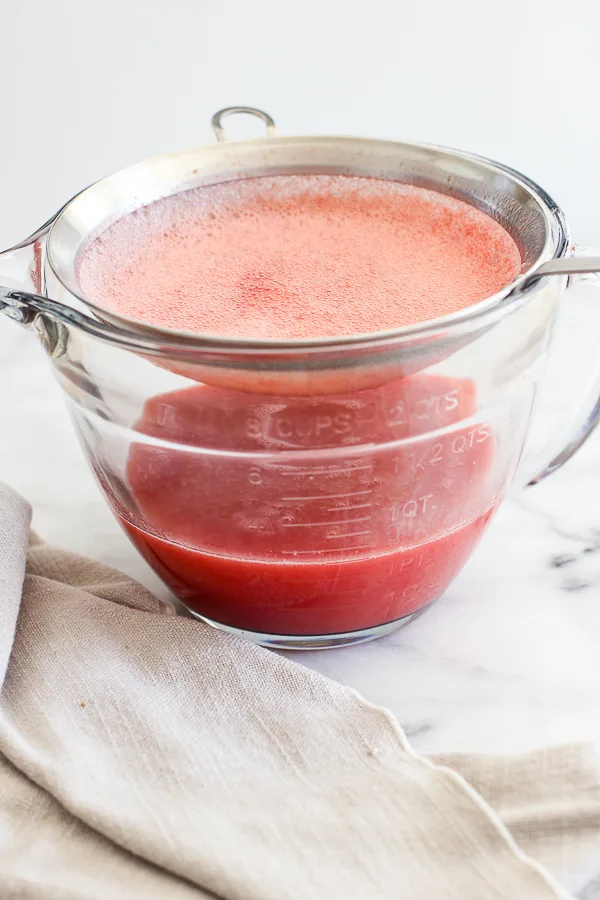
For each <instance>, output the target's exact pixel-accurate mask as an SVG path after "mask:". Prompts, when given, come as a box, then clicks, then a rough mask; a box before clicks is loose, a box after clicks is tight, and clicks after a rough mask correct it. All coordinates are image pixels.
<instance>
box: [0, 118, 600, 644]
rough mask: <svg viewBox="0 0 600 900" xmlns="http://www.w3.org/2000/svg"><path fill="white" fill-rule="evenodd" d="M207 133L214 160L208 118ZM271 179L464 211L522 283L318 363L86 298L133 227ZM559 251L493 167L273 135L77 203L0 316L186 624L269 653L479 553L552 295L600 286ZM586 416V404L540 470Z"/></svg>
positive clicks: (1, 296)
mask: <svg viewBox="0 0 600 900" xmlns="http://www.w3.org/2000/svg"><path fill="white" fill-rule="evenodd" d="M260 116H261V118H263V120H265V121H266V124H267V126H268V131H269V133H271V132H272V131H273V126H272V120H270V119H269V117H267V116H265V114H262V113H261V114H260ZM215 126H216V127H215V130H216V131H217V135H218V136H221V137H222V136H223V131H222V124H221V116H217V117H216V120H215ZM282 172H307V173H308V172H311V173H312V172H326V173H345V172H351V173H352V174H355V175H356V174H358V175H372V176H377V177H379V178H394V179H397V180H399V181H403V182H408V183H414V184H420V185H423V186H426V187H430V188H433V189H435V190H440V191H443V192H445V193H450V194H452V195H454V196H457V197H460V198H461V199H465V200H467V201H468V202H470V203H473V204H474V205H476V206H478V207H479V208H481V209H484V210H485V211H486V212H488V213H489V214H491V215H493V216H494V217H495V218H496V219H497V220H498V221H500V223H501V224H502V225H503V226H504V227H506V228H507V229H508V230H509V232H510V233H511V234H512V236H513V237H514V238H515V240H516V241H517V243H518V245H519V249H520V251H521V255H522V258H523V269H522V273H521V274H520V276H519V278H518V279H517V281H516V282H515V283H514V284H512V285H509V286H508V287H507V288H506V290H504V291H502V292H500V293H499V294H498V295H496V296H494V297H491V298H488V299H486V300H484V301H482V302H481V303H478V304H475V305H474V306H472V307H469V308H468V309H467V310H464V311H462V312H460V313H456V314H454V315H452V316H448V317H445V318H444V319H438V320H434V321H433V322H427V323H423V324H422V325H419V326H410V327H407V328H402V329H397V330H396V331H392V332H386V333H380V334H369V335H349V336H347V337H344V338H335V339H321V340H314V341H281V342H276V341H262V342H261V341H239V340H227V339H223V338H219V337H217V336H211V335H204V336H201V335H190V334H185V333H182V332H175V331H169V330H167V329H163V330H161V329H157V328H152V327H150V326H144V325H141V324H140V323H136V322H132V321H129V320H127V319H124V318H122V317H118V316H116V315H114V314H111V313H109V312H108V311H107V310H105V309H102V308H99V307H97V306H94V305H93V304H91V303H90V302H89V301H88V300H87V299H86V298H85V297H84V296H82V294H81V291H80V288H79V285H78V282H77V266H76V263H77V259H78V254H79V253H80V252H81V250H82V248H83V247H85V246H86V244H87V242H88V241H89V240H90V239H91V238H93V237H94V236H95V235H97V234H99V233H101V232H102V231H103V230H104V229H105V228H106V227H108V225H110V224H111V223H112V222H113V221H115V220H116V219H117V218H119V217H120V216H122V215H124V214H126V213H127V212H129V211H130V210H131V209H134V208H136V207H138V206H139V205H141V204H145V203H149V202H152V201H153V200H155V199H158V198H159V197H163V196H167V195H170V194H174V193H177V192H179V191H181V190H186V189H188V188H190V187H197V186H199V185H202V184H212V183H216V182H218V181H226V180H232V179H235V178H241V177H257V176H260V175H261V174H273V173H282ZM570 252H571V248H570V245H569V240H568V235H567V231H566V226H565V223H564V219H563V216H562V214H561V212H560V210H559V209H558V208H557V207H556V205H555V204H554V203H553V202H552V201H551V200H550V198H549V197H548V196H547V195H546V194H545V193H544V192H543V191H542V190H541V189H540V188H538V187H537V186H536V185H534V184H533V183H532V182H530V181H529V180H528V179H525V178H524V177H523V176H520V175H518V174H516V173H514V172H512V171H511V170H509V169H506V168H505V167H503V166H500V165H498V164H496V163H491V162H489V161H487V160H483V159H480V158H477V157H472V156H469V155H467V154H461V153H457V152H455V151H448V150H442V149H438V148H431V147H422V146H419V145H414V144H391V143H387V142H381V141H365V140H359V139H352V138H279V137H273V136H270V137H268V139H266V140H265V139H263V140H256V141H244V142H232V143H222V144H219V145H217V146H215V147H208V148H201V149H199V150H192V151H185V152H183V153H180V154H173V155H170V156H167V157H161V158H159V159H158V160H150V161H147V162H144V163H141V164H139V165H138V166H134V167H132V168H130V169H128V170H124V171H123V172H120V173H117V174H116V175H114V176H111V177H110V178H108V179H105V180H104V181H102V182H99V183H98V184H96V185H93V186H92V187H90V188H88V189H87V190H86V191H84V192H82V194H80V195H78V196H77V197H76V198H74V199H73V200H72V201H70V203H69V204H67V205H66V206H65V207H64V209H63V210H62V211H61V212H60V213H59V214H58V215H57V216H56V217H55V218H54V219H53V220H52V221H51V222H50V223H48V224H47V225H46V226H44V227H43V228H42V229H40V230H39V231H38V232H36V233H35V234H34V235H32V237H31V238H30V239H29V240H28V241H25V242H23V244H22V245H19V246H18V247H16V248H13V249H12V250H11V251H7V253H5V254H2V255H0V271H2V272H4V273H5V275H4V278H3V279H2V280H3V281H4V282H5V283H6V281H7V279H8V278H11V277H12V279H13V285H16V286H13V287H10V286H7V287H6V288H3V289H0V304H2V306H3V307H4V311H5V312H6V313H8V314H9V315H10V316H11V317H12V318H15V319H16V320H18V321H20V322H21V323H22V324H25V325H28V326H30V327H32V328H34V329H35V330H36V331H37V332H38V334H39V335H40V337H41V339H42V341H43V343H44V345H45V347H46V349H47V351H48V353H49V355H50V357H51V359H52V362H53V365H54V369H55V372H56V374H57V376H58V379H59V381H60V383H61V385H62V387H63V389H64V391H65V394H66V397H67V402H68V405H69V409H70V411H71V414H72V416H73V419H74V422H75V427H76V429H77V432H78V434H79V437H80V439H81V443H82V446H83V448H84V451H85V453H86V455H87V456H88V459H89V460H90V463H91V465H92V468H93V471H94V473H95V475H96V477H97V479H98V482H99V484H100V486H101V488H102V490H103V491H104V494H105V496H106V498H107V500H108V502H109V503H110V505H111V507H112V509H113V511H114V512H115V514H116V516H117V517H118V519H119V521H120V522H121V524H122V526H123V527H124V529H125V531H126V532H127V533H128V535H129V536H130V538H131V539H132V541H133V542H134V543H135V545H136V546H137V547H138V548H139V549H140V551H141V552H142V553H143V555H144V556H145V558H146V559H147V560H148V561H149V562H150V564H151V565H152V566H153V568H154V569H155V570H156V571H157V572H158V574H159V575H161V577H162V578H163V579H164V580H165V581H166V582H167V584H169V585H170V586H171V588H172V589H173V591H174V593H175V594H176V595H177V596H178V597H179V598H180V599H181V601H182V602H183V603H184V604H185V605H186V606H187V608H188V609H189V610H190V611H191V612H192V613H194V614H195V615H198V616H200V617H201V618H203V619H204V620H205V621H208V622H210V623H211V624H214V625H218V626H219V627H224V628H228V629H230V630H233V631H235V632H238V633H243V634H244V635H246V636H247V637H251V638H252V639H254V640H257V641H259V642H261V643H263V644H266V645H269V646H279V647H294V646H306V647H313V646H335V645H338V644H346V643H352V642H355V641H360V640H367V639H369V638H372V637H376V636H378V635H380V634H384V633H386V632H388V631H390V630H393V629H394V628H397V627H398V626H399V625H400V624H402V623H404V622H406V621H408V620H410V618H412V617H413V616H414V615H416V614H417V613H419V612H421V611H422V610H423V609H425V608H426V607H427V606H428V605H429V604H430V603H431V602H432V601H433V600H435V599H437V598H438V597H439V596H440V595H441V594H442V593H443V591H444V590H445V588H446V587H447V585H448V584H449V583H450V582H451V581H452V579H453V578H454V577H455V575H456V574H457V572H458V571H459V570H460V568H461V567H462V565H463V564H464V562H465V561H466V559H467V558H468V557H469V555H470V553H471V552H472V550H473V548H474V547H475V545H476V543H477V541H478V539H479V537H480V535H481V534H482V532H483V530H484V528H485V527H486V525H487V523H488V522H489V520H490V518H491V517H492V515H493V513H494V511H495V510H496V509H497V507H498V505H499V503H500V502H501V500H502V498H503V497H504V495H505V493H506V490H507V488H508V486H509V484H510V482H511V480H512V479H513V476H514V473H515V471H516V468H517V465H518V462H519V459H520V457H521V454H522V451H523V446H524V443H525V439H526V436H527V432H528V428H529V423H530V419H531V413H532V409H533V407H534V400H535V395H536V388H537V386H538V383H539V381H540V377H541V374H542V370H543V365H544V361H545V357H546V352H547V349H548V345H549V342H550V338H551V333H552V326H553V322H554V317H555V312H556V306H557V301H558V299H559V296H560V294H561V292H562V290H563V289H564V287H565V285H566V280H567V275H568V274H569V273H571V272H577V271H596V270H597V269H598V268H600V265H599V264H598V261H597V260H588V259H579V258H570V257H569V254H570ZM25 288H29V289H30V290H29V291H27V290H25ZM31 291H33V292H31ZM599 415H600V412H599V409H598V405H596V407H594V409H593V410H592V413H591V414H590V415H589V416H588V418H587V420H586V424H585V426H584V427H583V428H582V429H580V430H578V431H577V433H576V435H575V436H574V437H573V439H572V440H571V441H569V442H568V443H567V446H566V448H565V450H564V451H563V452H562V454H561V455H560V456H559V457H558V458H557V460H555V461H553V462H552V463H551V464H550V465H549V467H548V468H549V470H550V469H552V468H553V467H555V466H556V465H557V464H560V462H562V461H564V459H566V458H568V456H569V455H570V454H571V453H572V452H573V451H574V449H576V447H577V446H578V445H579V444H580V443H581V442H582V441H583V439H584V438H585V436H586V435H587V434H588V433H589V431H590V430H591V429H592V428H593V426H594V425H595V424H596V421H597V418H598V416H599Z"/></svg>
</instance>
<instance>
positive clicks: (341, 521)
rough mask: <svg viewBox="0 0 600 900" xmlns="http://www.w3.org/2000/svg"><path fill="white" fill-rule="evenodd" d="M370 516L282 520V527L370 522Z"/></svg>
mask: <svg viewBox="0 0 600 900" xmlns="http://www.w3.org/2000/svg"><path fill="white" fill-rule="evenodd" d="M370 521H371V516H361V517H360V518H359V519H332V520H330V521H329V522H282V527H283V528H312V527H316V526H317V525H349V524H351V523H352V522H370Z"/></svg>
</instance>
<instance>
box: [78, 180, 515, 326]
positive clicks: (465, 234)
mask: <svg viewBox="0 0 600 900" xmlns="http://www.w3.org/2000/svg"><path fill="white" fill-rule="evenodd" d="M520 267H521V258H520V254H519V250H518V248H517V246H516V244H515V242H514V241H513V239H512V238H511V237H510V235H509V234H508V233H507V232H506V231H505V229H504V228H502V226H501V225H499V224H498V223H497V222H495V221H494V220H493V219H491V218H490V217H489V216H487V215H486V214H485V213H483V212H481V211H480V210H477V209H475V208H474V207H471V206H469V205H468V204H466V203H464V202H462V201H460V200H456V199H454V198H451V197H447V196H445V195H442V194H439V193H436V192H434V191H430V190H426V189H424V188H419V187H414V186H410V185H405V184H400V183H397V182H393V181H384V180H380V179H374V178H359V177H354V176H344V175H333V176H329V175H282V176H273V177H264V178H251V179H245V180H241V181H234V182H226V183H223V184H218V185H210V186H204V187H200V188H195V189H193V190H190V191H186V192H184V193H180V194H177V195H175V196H174V197H170V198H166V199H163V200H158V201H156V202H154V203H152V204H150V205H149V206H147V207H144V208H142V209H139V210H137V211H136V212H134V213H131V214H130V215H128V216H125V217H124V218H122V219H120V220H119V221H117V222H116V223H114V224H113V225H111V226H110V227H109V228H108V229H107V230H106V231H104V232H103V233H102V234H101V235H100V236H99V237H97V238H96V239H95V240H93V241H92V242H91V243H90V244H89V245H88V246H87V247H86V248H84V250H83V252H82V253H81V255H80V258H79V261H78V277H79V282H80V286H81V288H82V291H83V293H84V294H85V295H86V296H87V297H88V298H89V299H90V300H92V301H93V302H94V303H96V304H97V305H98V306H102V307H104V308H106V309H108V310H111V311H112V312H116V313H120V314H122V315H125V316H128V317H130V318H133V319H136V320H138V321H142V322H145V323H148V324H152V325H159V326H163V327H168V328H176V329H181V330H186V331H193V332H200V333H212V334H219V335H222V336H231V337H242V338H244V337H245V338H311V337H329V336H336V335H343V334H345V335H347V334H355V333H364V332H369V331H371V332H372V331H380V330H384V329H388V328H394V327H399V326H402V325H409V324H414V323H417V322H421V321H426V320H428V319H432V318H436V317H438V316H443V315H446V314H448V313H452V312H455V311H457V310H459V309H463V308H464V307H466V306H469V305H471V304H473V303H476V302H477V301H479V300H482V299H484V298H485V297H487V296H490V295H492V294H494V293H496V292H497V291H498V290H500V289H501V288H502V287H504V286H505V285H506V284H508V283H509V282H511V281H512V280H513V279H514V278H515V276H516V275H517V274H518V272H519V270H520Z"/></svg>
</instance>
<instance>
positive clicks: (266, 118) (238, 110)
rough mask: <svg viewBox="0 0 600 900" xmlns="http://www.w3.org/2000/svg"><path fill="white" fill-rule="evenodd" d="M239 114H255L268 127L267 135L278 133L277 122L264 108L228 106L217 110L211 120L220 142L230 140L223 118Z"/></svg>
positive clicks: (271, 135)
mask: <svg viewBox="0 0 600 900" xmlns="http://www.w3.org/2000/svg"><path fill="white" fill-rule="evenodd" d="M237 115H246V116H254V117H255V118H257V119H260V120H261V121H262V122H264V123H265V125H266V127H267V137H273V135H275V134H276V133H277V131H276V129H275V122H274V121H273V119H272V118H271V116H270V115H269V113H266V112H263V110H262V109H255V108H254V107H253V106H226V107H225V109H220V110H219V111H218V112H216V113H215V114H214V116H213V117H212V120H211V125H212V129H213V131H214V133H215V135H216V138H217V140H218V141H219V142H220V143H222V142H223V141H226V140H228V137H227V135H226V133H225V129H224V128H223V119H225V118H226V117H227V116H237Z"/></svg>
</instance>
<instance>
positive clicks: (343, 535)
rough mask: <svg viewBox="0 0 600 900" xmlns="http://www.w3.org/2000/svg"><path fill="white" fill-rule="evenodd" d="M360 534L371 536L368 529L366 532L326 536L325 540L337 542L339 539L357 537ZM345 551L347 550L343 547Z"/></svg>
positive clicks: (348, 532)
mask: <svg viewBox="0 0 600 900" xmlns="http://www.w3.org/2000/svg"><path fill="white" fill-rule="evenodd" d="M360 534H371V530H370V529H368V530H367V531H347V532H346V533H345V534H328V535H327V540H328V541H339V540H340V539H341V538H347V537H358V536H359V535H360ZM346 549H347V548H346V547H344V550H346Z"/></svg>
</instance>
